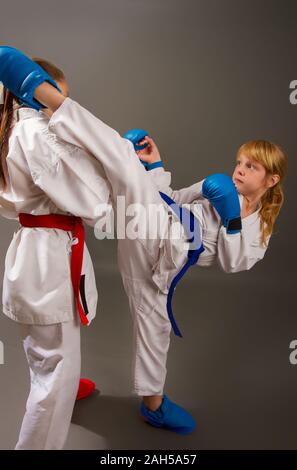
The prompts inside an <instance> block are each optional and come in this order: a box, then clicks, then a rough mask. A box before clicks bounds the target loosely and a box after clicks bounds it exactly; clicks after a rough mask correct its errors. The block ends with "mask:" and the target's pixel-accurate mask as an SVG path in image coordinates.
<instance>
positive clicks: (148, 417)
mask: <svg viewBox="0 0 297 470" xmlns="http://www.w3.org/2000/svg"><path fill="white" fill-rule="evenodd" d="M140 414H141V416H142V417H143V418H144V419H145V421H146V422H147V423H149V424H151V425H152V426H155V427H156V428H164V429H168V430H170V431H174V432H176V433H178V434H190V433H191V432H192V431H194V429H195V428H196V422H195V420H194V418H192V416H191V415H190V413H188V412H187V411H186V410H184V409H183V408H182V407H181V406H179V405H176V404H175V403H173V402H172V401H170V400H169V398H168V397H167V396H166V395H164V397H163V401H162V404H161V406H160V407H159V408H158V409H157V410H156V411H151V410H149V409H148V408H147V407H146V406H145V404H144V402H143V401H142V402H141V406H140Z"/></svg>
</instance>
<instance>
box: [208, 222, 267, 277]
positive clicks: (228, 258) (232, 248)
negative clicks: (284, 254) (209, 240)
mask: <svg viewBox="0 0 297 470" xmlns="http://www.w3.org/2000/svg"><path fill="white" fill-rule="evenodd" d="M261 239H262V237H261V231H260V221H259V219H257V220H256V221H255V222H254V223H253V224H252V225H251V224H248V223H246V222H245V219H242V230H241V232H240V233H236V234H227V231H226V229H225V227H224V226H223V225H222V226H221V228H220V231H219V236H218V244H217V260H218V264H219V266H220V267H221V269H222V270H223V271H225V272H226V273H237V272H240V271H246V270H249V269H251V268H252V267H253V266H254V265H255V264H256V263H257V262H258V261H260V260H261V259H262V258H263V257H264V255H265V252H266V250H267V246H263V245H262V241H261ZM268 242H269V239H268V241H267V245H268Z"/></svg>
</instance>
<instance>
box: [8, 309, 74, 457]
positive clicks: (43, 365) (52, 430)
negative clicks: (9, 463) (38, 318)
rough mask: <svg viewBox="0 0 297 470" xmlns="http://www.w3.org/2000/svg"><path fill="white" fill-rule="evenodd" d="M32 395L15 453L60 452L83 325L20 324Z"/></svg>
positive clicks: (70, 408) (64, 435) (65, 323)
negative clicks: (29, 451)
mask: <svg viewBox="0 0 297 470" xmlns="http://www.w3.org/2000/svg"><path fill="white" fill-rule="evenodd" d="M20 329H21V336H22V340H23V345H24V350H25V354H26V357H27V360H28V364H29V368H30V378H31V384H30V393H29V397H28V400H27V404H26V412H25V416H24V419H23V423H22V427H21V431H20V435H19V439H18V442H17V444H16V447H15V449H16V450H61V449H63V446H64V444H65V441H66V438H67V434H68V430H69V426H70V422H71V416H72V411H73V407H74V403H75V399H76V394H77V390H78V385H79V379H80V368H81V354H80V323H79V318H78V315H75V318H74V319H73V320H72V321H67V322H64V323H56V324H52V325H26V324H21V325H20Z"/></svg>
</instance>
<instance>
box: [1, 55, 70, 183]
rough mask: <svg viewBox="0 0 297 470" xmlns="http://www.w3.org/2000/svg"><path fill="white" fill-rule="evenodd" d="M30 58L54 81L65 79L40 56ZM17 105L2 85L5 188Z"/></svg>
mask: <svg viewBox="0 0 297 470" xmlns="http://www.w3.org/2000/svg"><path fill="white" fill-rule="evenodd" d="M32 60H33V61H34V62H36V63H37V64H39V65H40V66H41V67H42V68H43V69H44V70H45V71H46V72H47V73H48V74H49V75H50V76H51V77H52V78H53V79H54V80H55V81H62V80H65V75H64V73H63V72H62V70H60V69H58V67H56V66H55V65H54V64H52V63H51V62H48V61H47V60H45V59H41V58H40V57H32ZM15 103H17V104H18V105H19V107H20V106H21V105H22V103H21V102H20V101H19V100H18V99H17V98H16V97H15V96H14V95H13V94H12V93H11V92H10V91H9V90H7V89H6V88H4V87H3V104H0V180H2V181H3V183H4V189H6V188H7V183H8V170H7V162H6V157H7V154H8V141H9V136H10V133H11V130H12V126H13V113H14V104H15Z"/></svg>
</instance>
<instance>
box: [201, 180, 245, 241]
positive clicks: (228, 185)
mask: <svg viewBox="0 0 297 470" xmlns="http://www.w3.org/2000/svg"><path fill="white" fill-rule="evenodd" d="M202 195H203V197H205V198H206V199H208V200H209V202H210V203H211V204H212V205H213V207H214V208H215V209H216V211H217V212H218V214H219V216H220V217H221V219H222V223H223V225H224V227H225V228H226V230H227V233H238V232H240V231H241V217H240V203H239V198H238V193H237V189H236V186H235V184H234V183H233V181H232V179H231V178H230V176H228V175H224V174H221V173H217V174H214V175H210V176H208V177H207V178H206V179H205V180H204V182H203V185H202Z"/></svg>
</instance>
